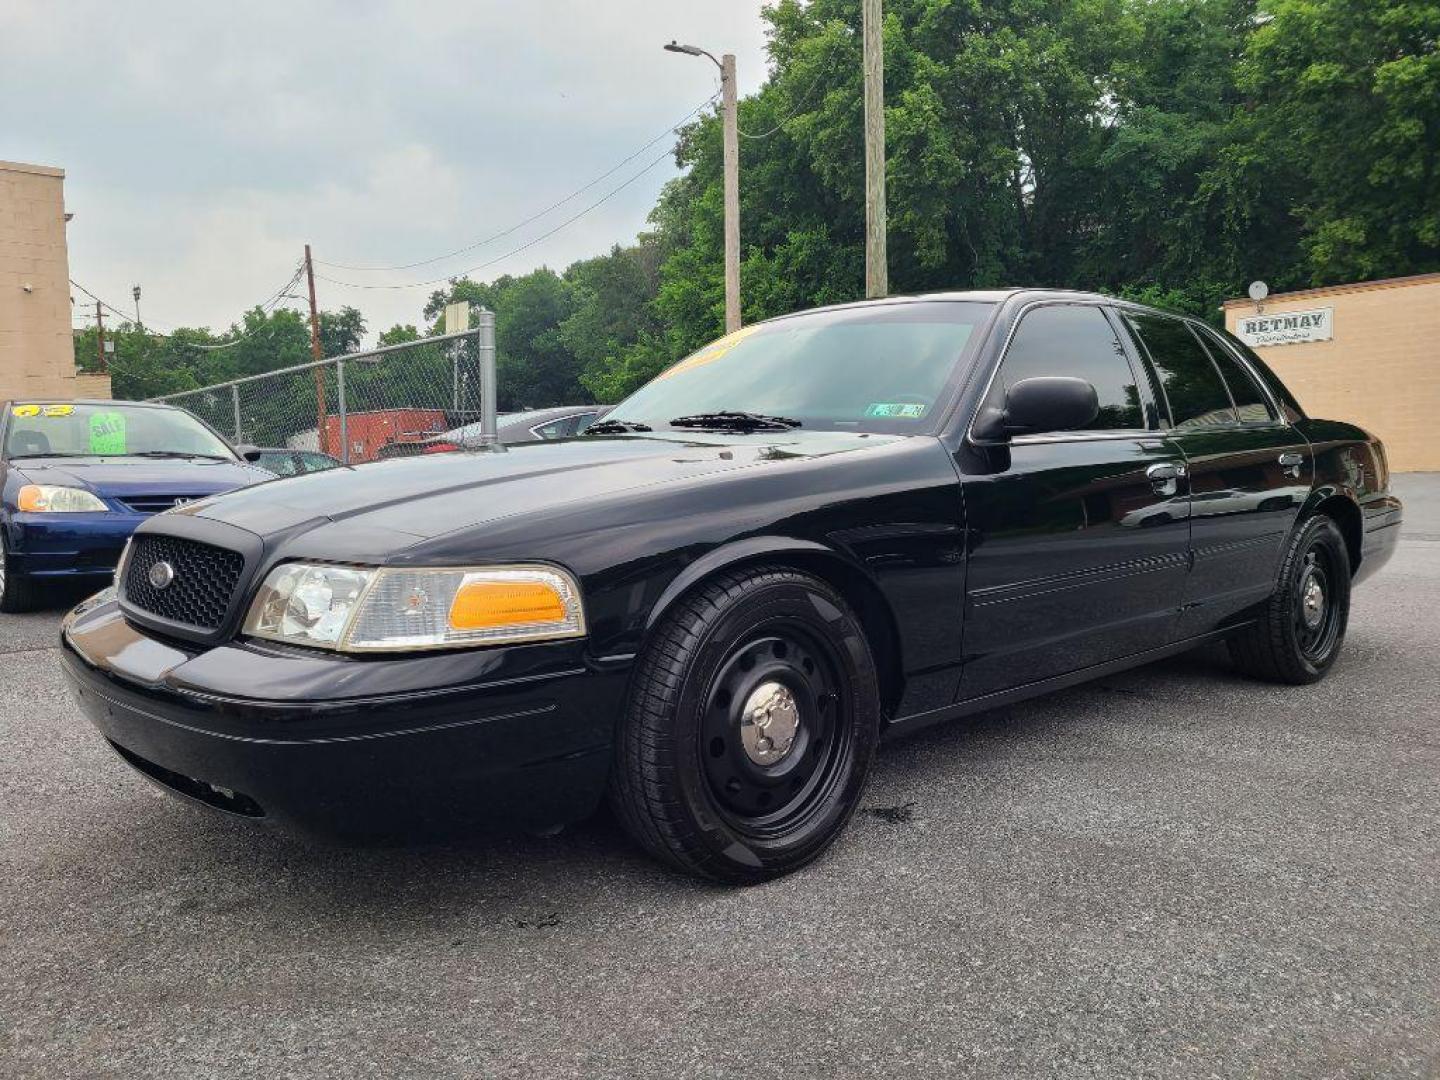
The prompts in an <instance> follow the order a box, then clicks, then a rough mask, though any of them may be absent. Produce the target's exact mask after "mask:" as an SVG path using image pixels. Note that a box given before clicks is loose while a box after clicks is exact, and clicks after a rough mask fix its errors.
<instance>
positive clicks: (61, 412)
mask: <svg viewBox="0 0 1440 1080" xmlns="http://www.w3.org/2000/svg"><path fill="white" fill-rule="evenodd" d="M74 412H75V406H74V405H46V406H45V415H46V416H70V415H71V414H72V413H74Z"/></svg>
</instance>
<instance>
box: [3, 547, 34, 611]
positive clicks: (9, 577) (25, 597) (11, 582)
mask: <svg viewBox="0 0 1440 1080" xmlns="http://www.w3.org/2000/svg"><path fill="white" fill-rule="evenodd" d="M39 602H40V591H39V589H37V588H36V587H35V583H34V582H33V581H31V580H30V579H29V578H27V577H24V576H22V575H21V574H19V573H17V572H16V571H15V569H14V567H13V565H12V564H11V563H10V562H9V560H8V558H7V557H6V553H5V539H4V537H0V611H5V612H17V611H31V610H33V609H34V608H35V607H36V606H37V605H38V604H39Z"/></svg>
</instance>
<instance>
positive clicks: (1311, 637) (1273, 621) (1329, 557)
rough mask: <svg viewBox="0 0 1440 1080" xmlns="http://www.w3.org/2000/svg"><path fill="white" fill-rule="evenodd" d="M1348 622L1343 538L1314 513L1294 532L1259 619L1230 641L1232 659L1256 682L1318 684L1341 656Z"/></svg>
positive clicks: (1347, 571) (1347, 568)
mask: <svg viewBox="0 0 1440 1080" xmlns="http://www.w3.org/2000/svg"><path fill="white" fill-rule="evenodd" d="M1349 618H1350V555H1349V552H1348V550H1347V549H1346V547H1345V538H1344V537H1343V536H1341V534H1340V529H1339V527H1338V526H1336V524H1335V522H1334V521H1333V520H1331V519H1330V518H1328V517H1325V516H1324V515H1318V516H1316V517H1313V518H1310V519H1309V520H1308V521H1306V522H1304V523H1303V524H1302V525H1301V526H1300V528H1298V529H1297V530H1296V531H1295V535H1294V536H1293V537H1292V538H1291V541H1290V547H1289V548H1288V549H1287V550H1286V553H1285V560H1284V563H1283V565H1282V566H1281V570H1280V583H1279V585H1277V586H1276V589H1275V592H1274V593H1273V594H1272V595H1271V597H1270V599H1269V601H1268V602H1267V603H1266V605H1265V611H1264V614H1263V616H1262V617H1261V618H1260V619H1259V620H1258V621H1257V622H1256V623H1255V624H1254V625H1252V626H1249V627H1246V628H1245V630H1243V631H1242V632H1241V633H1240V634H1238V635H1237V636H1235V637H1233V638H1231V639H1230V656H1231V658H1232V659H1233V660H1234V661H1235V666H1236V667H1238V668H1239V669H1240V670H1241V671H1243V672H1245V673H1246V674H1247V675H1253V676H1255V677H1257V678H1261V679H1269V680H1271V681H1272V682H1284V683H1293V684H1296V685H1303V684H1305V683H1313V682H1318V681H1319V680H1320V679H1322V678H1324V677H1325V673H1326V672H1327V671H1329V670H1330V668H1331V666H1332V665H1333V664H1334V663H1335V659H1336V657H1337V656H1339V655H1340V646H1341V645H1342V644H1343V643H1344V641H1345V627H1346V624H1347V623H1348V622H1349Z"/></svg>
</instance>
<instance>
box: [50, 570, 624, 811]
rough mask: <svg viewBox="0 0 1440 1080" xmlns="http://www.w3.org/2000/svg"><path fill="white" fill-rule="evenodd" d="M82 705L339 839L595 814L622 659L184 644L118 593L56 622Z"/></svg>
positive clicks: (166, 771)
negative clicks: (147, 625)
mask: <svg viewBox="0 0 1440 1080" xmlns="http://www.w3.org/2000/svg"><path fill="white" fill-rule="evenodd" d="M61 638H62V656H63V658H64V667H65V671H66V674H67V675H68V676H69V678H70V681H71V682H72V684H73V685H74V688H75V691H76V693H77V695H78V698H79V701H80V705H81V707H82V709H83V710H84V712H85V714H86V716H87V717H88V718H89V719H90V721H91V722H92V723H94V724H95V726H96V727H97V728H98V729H99V730H100V733H101V734H102V735H103V736H104V737H105V739H106V740H107V741H108V742H109V743H110V745H111V746H112V747H113V748H114V749H115V750H116V752H117V753H118V754H119V755H120V756H121V757H122V758H124V759H125V760H126V761H127V762H128V763H129V764H131V765H132V766H134V767H135V768H136V769H137V770H138V771H140V772H141V773H143V774H144V775H145V776H147V777H148V778H149V779H150V780H152V781H154V782H156V783H158V784H159V785H161V786H162V787H163V788H165V789H166V790H168V791H170V792H171V793H173V794H177V795H180V796H182V797H185V798H187V799H190V800H192V801H194V802H199V803H202V804H205V805H207V806H210V807H212V808H214V809H218V810H221V811H224V812H227V813H230V814H233V815H237V816H239V817H244V818H249V819H252V820H255V821H257V822H264V823H267V824H278V825H281V826H286V827H290V828H293V829H298V830H302V831H307V832H316V833H322V834H327V835H333V836H352V837H353V836H365V835H374V834H376V833H384V834H394V833H406V834H413V832H414V831H415V830H421V831H423V832H426V833H432V832H439V833H450V832H453V831H457V830H458V831H469V830H473V829H476V828H480V827H483V826H486V825H489V824H505V825H520V826H527V827H544V826H549V825H555V824H561V823H564V822H568V821H575V820H579V819H581V818H583V817H586V816H588V815H589V814H590V813H592V812H593V811H594V809H595V807H596V806H597V804H598V803H599V801H600V798H601V796H602V795H603V793H604V788H605V783H606V779H607V777H608V773H609V762H610V748H611V740H612V736H613V731H614V722H615V718H616V716H617V715H618V713H619V709H620V706H621V699H622V696H623V694H624V683H625V670H624V669H623V668H621V667H614V666H611V667H606V666H602V665H596V664H593V663H590V662H588V661H587V660H586V658H585V656H584V651H583V644H584V643H583V642H578V641H577V642H565V643H553V644H543V645H529V646H517V647H512V648H501V649H487V650H469V651H462V652H452V653H433V654H424V655H415V656H406V657H389V658H379V659H370V658H365V659H352V658H348V657H338V656H329V655H316V654H315V653H314V652H312V651H310V650H301V649H287V648H283V647H282V648H265V647H261V646H259V645H249V644H246V643H243V642H235V643H230V644H226V645H222V646H218V647H216V648H210V649H200V650H196V651H189V649H188V647H181V646H178V645H175V644H171V643H169V642H166V641H162V640H160V639H157V638H154V637H151V636H149V635H147V634H145V633H143V632H142V631H140V630H138V629H136V628H135V627H133V626H131V625H130V624H129V623H128V622H126V621H125V619H124V617H123V616H122V615H121V613H120V610H119V608H118V606H117V605H116V604H115V603H114V602H113V601H112V600H109V599H101V600H99V601H95V602H87V603H86V604H84V605H81V607H80V608H77V609H76V611H75V612H73V613H72V614H71V615H70V616H69V617H68V618H67V620H66V622H65V625H64V629H63V630H62V634H61Z"/></svg>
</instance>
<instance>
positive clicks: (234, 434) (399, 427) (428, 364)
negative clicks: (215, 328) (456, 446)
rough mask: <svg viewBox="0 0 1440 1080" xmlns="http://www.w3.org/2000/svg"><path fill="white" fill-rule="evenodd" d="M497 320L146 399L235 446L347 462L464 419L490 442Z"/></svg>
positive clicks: (387, 451) (487, 315)
mask: <svg viewBox="0 0 1440 1080" xmlns="http://www.w3.org/2000/svg"><path fill="white" fill-rule="evenodd" d="M494 319H495V316H494V315H493V314H492V313H491V312H488V311H482V312H481V314H480V326H479V327H478V328H476V329H473V330H464V331H461V332H460V333H457V334H443V335H440V336H438V337H431V338H423V339H422V340H420V341H414V342H405V343H404V344H401V345H388V346H385V347H383V348H379V349H369V350H366V351H364V352H357V353H351V354H349V355H348V356H337V357H332V358H330V359H328V360H317V361H315V362H314V363H310V364H299V365H297V366H295V367H288V368H282V369H280V370H278V371H270V372H266V373H265V374H263V375H251V376H248V377H246V378H243V379H234V380H232V381H230V382H224V383H216V384H215V385H214V386H206V387H202V388H201V389H199V390H186V391H183V392H181V393H178V394H166V395H164V396H163V397H157V398H152V399H151V400H152V401H162V402H164V403H166V404H167V405H175V406H178V407H179V408H182V409H185V410H187V411H189V412H192V413H194V414H195V415H196V416H198V417H200V418H201V419H202V420H204V421H205V422H206V423H208V424H209V425H210V426H211V427H213V428H215V429H216V430H217V431H220V432H222V433H223V434H225V435H227V436H229V437H230V438H231V440H232V441H233V442H235V443H237V444H239V443H249V444H253V445H255V446H262V447H277V448H286V449H290V450H300V451H307V450H308V451H319V452H320V453H322V454H329V455H330V456H331V457H333V458H336V459H338V460H339V461H342V462H344V463H346V464H347V465H353V464H359V463H360V462H363V461H374V460H375V459H377V458H381V457H391V456H395V455H398V454H405V453H415V452H417V451H418V448H419V447H418V444H421V443H423V442H424V441H425V440H426V439H429V438H432V437H433V436H435V435H439V434H440V433H441V432H445V431H450V430H452V429H454V428H457V427H462V426H467V425H471V426H473V428H472V430H473V431H474V432H476V433H478V435H472V434H470V433H469V432H467V436H469V437H467V439H466V441H467V442H468V443H486V442H493V441H494V438H495V322H494Z"/></svg>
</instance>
